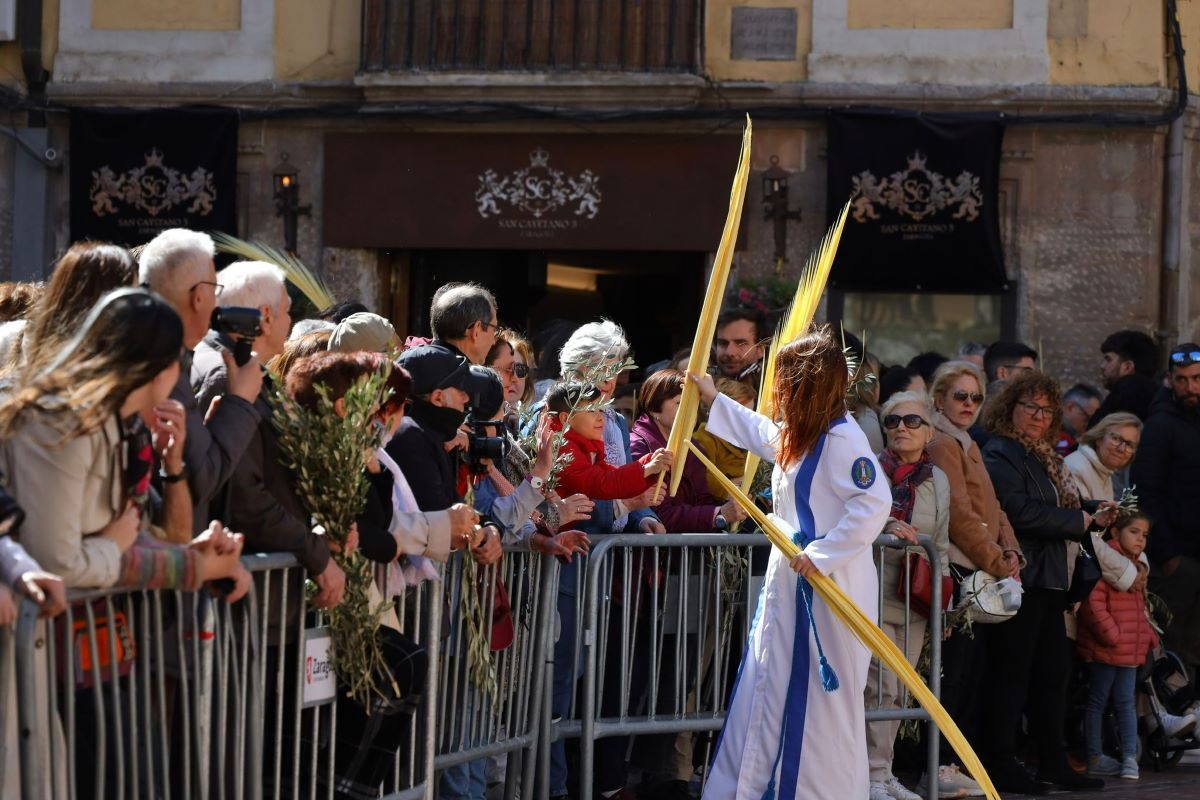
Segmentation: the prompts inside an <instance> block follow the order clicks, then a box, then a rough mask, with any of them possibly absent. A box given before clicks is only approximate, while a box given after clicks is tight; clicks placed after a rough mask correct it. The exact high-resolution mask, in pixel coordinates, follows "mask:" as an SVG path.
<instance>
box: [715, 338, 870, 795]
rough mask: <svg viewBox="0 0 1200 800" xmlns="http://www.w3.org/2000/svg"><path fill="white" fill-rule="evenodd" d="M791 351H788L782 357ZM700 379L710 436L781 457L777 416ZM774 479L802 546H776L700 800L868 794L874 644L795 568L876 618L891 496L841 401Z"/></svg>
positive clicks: (777, 505)
mask: <svg viewBox="0 0 1200 800" xmlns="http://www.w3.org/2000/svg"><path fill="white" fill-rule="evenodd" d="M814 337H816V339H817V340H818V348H820V347H821V346H824V347H825V348H826V349H828V347H829V346H830V343H829V341H828V340H830V339H831V338H832V337H831V336H830V334H829V332H828V329H825V330H824V331H818V332H816V333H810V334H808V335H807V336H806V337H803V338H802V340H800V341H801V342H804V341H807V340H810V339H814ZM821 337H824V339H825V340H826V341H825V343H824V345H822V344H821V343H820V341H819V340H820V339H821ZM810 345H811V342H810ZM790 348H791V346H790V345H789V347H787V348H784V352H783V353H781V354H780V362H779V363H780V365H781V366H782V365H783V362H784V357H785V353H786V352H787V350H788V349H790ZM837 352H838V356H840V355H841V354H840V348H839V349H838V351H837ZM826 357H827V358H831V356H829V355H828V354H827V355H826ZM842 369H845V367H844V359H843V367H842ZM789 373H790V374H795V372H794V371H784V370H782V369H781V372H780V374H781V377H780V378H779V379H777V383H776V386H777V388H776V395H777V396H778V395H779V392H780V382H781V381H785V380H788V377H787V375H788V374H789ZM807 379H808V378H805V377H801V378H800V380H807ZM696 381H697V383H698V384H699V385H700V387H701V394H702V396H704V398H705V400H706V401H707V400H711V402H712V409H711V411H710V414H709V421H708V430H709V431H710V432H711V433H712V434H714V435H715V436H718V437H720V438H722V439H724V440H726V441H728V442H729V443H730V444H733V445H735V446H737V447H741V448H745V449H748V450H751V451H753V452H754V453H756V454H757V455H759V456H760V457H761V458H764V459H768V460H771V461H776V460H777V451H778V449H779V442H780V433H781V431H780V428H779V426H777V425H776V424H775V422H773V421H772V420H771V419H769V418H767V417H765V416H762V415H760V414H757V413H755V412H754V411H751V410H749V409H747V408H745V407H743V406H741V405H739V404H738V403H735V402H733V401H731V400H730V399H729V398H727V397H724V396H715V391H713V392H712V394H711V395H710V394H709V392H708V391H706V389H707V388H708V387H706V386H705V383H706V381H705V379H704V378H703V377H699V378H698V379H696ZM840 385H841V386H842V387H844V386H845V383H844V382H843V383H841V384H840ZM843 391H844V388H843ZM787 422H788V421H787V420H785V421H784V424H785V425H786V424H787ZM771 488H772V496H773V499H774V511H775V514H776V516H777V517H779V518H781V519H782V520H783V521H784V522H786V523H787V524H788V525H789V526H791V528H792V529H793V530H794V531H796V533H795V534H794V536H793V540H794V541H796V543H797V544H799V545H800V546H801V548H802V550H803V553H802V555H801V556H797V558H796V559H795V560H794V561H793V562H792V563H791V564H789V563H788V561H787V560H786V559H785V558H784V556H783V555H782V553H780V551H779V550H772V552H771V558H770V561H769V563H768V565H767V574H766V578H765V581H764V584H763V589H762V594H761V595H760V597H759V601H758V607H757V611H756V612H755V615H754V620H753V622H752V623H751V628H750V635H749V640H748V642H747V645H746V651H745V654H744V655H743V657H742V662H741V666H740V667H739V668H738V676H737V679H736V682H735V685H734V691H733V698H732V700H731V701H730V706H729V710H728V713H727V715H726V719H725V725H724V728H723V729H722V731H721V736H720V738H719V739H718V742H717V752H716V755H715V758H714V762H713V765H712V770H711V772H710V774H709V778H708V782H707V784H706V785H705V788H704V794H703V798H704V800H726V799H727V798H728V799H730V800H732V799H735V798H736V800H774V799H775V798H781V799H785V800H792V799H793V798H795V799H796V800H800V799H801V798H802V799H803V800H823V799H824V800H858V799H859V798H865V797H866V796H867V793H868V784H869V780H868V769H867V745H866V734H865V731H866V724H865V716H864V713H865V712H864V707H863V700H862V698H863V690H864V689H865V687H866V682H867V673H868V669H869V666H870V658H871V657H870V653H869V651H868V650H867V649H866V647H865V646H863V645H862V644H861V643H860V642H859V641H858V639H856V638H855V637H854V635H853V634H852V633H851V632H850V629H849V628H847V627H846V626H844V625H843V624H842V623H841V622H840V621H839V620H838V619H837V618H836V617H835V616H834V614H833V612H832V611H831V610H830V609H829V607H828V606H827V605H826V604H825V603H824V601H823V600H821V599H820V597H819V596H816V595H814V593H813V589H812V586H811V585H810V584H809V583H808V581H807V580H805V579H804V578H803V577H801V575H798V574H797V572H805V573H807V572H808V571H809V570H812V569H815V570H818V571H820V572H821V573H822V574H824V575H826V576H828V577H830V578H832V579H833V580H834V581H835V582H836V583H837V584H838V585H839V586H841V587H842V588H843V589H844V590H845V591H846V593H847V594H848V595H849V597H850V598H851V599H852V600H853V601H854V602H855V603H857V604H858V606H859V607H860V608H861V609H863V611H864V612H865V613H866V614H867V615H868V616H869V617H873V615H874V614H875V613H876V609H877V606H878V591H879V587H878V580H877V578H876V574H875V568H874V564H873V562H872V559H871V544H872V542H874V540H875V538H876V536H877V535H878V534H879V531H880V530H881V528H882V527H883V524H884V522H885V521H886V520H887V518H888V514H889V510H890V508H891V502H892V501H891V494H890V492H889V490H888V486H887V481H886V480H883V479H882V476H881V475H880V469H879V464H878V463H877V462H876V460H875V457H874V455H873V454H872V452H871V446H870V444H869V443H868V442H867V439H866V436H864V435H863V432H862V429H861V428H859V426H858V425H857V424H855V422H854V420H853V418H852V417H851V416H850V415H849V413H848V412H846V411H844V410H843V411H842V413H841V414H840V415H836V416H834V418H833V419H832V420H831V421H830V424H829V426H828V428H827V430H826V431H825V432H824V433H823V434H821V435H820V437H819V438H818V439H817V441H816V443H815V445H813V446H812V447H811V448H809V450H808V452H807V453H805V454H804V455H803V457H802V458H800V459H798V460H795V461H794V463H792V464H790V465H789V466H788V467H787V468H781V467H780V466H779V464H776V466H775V469H774V473H773V475H772V487H771ZM794 570H795V571H794Z"/></svg>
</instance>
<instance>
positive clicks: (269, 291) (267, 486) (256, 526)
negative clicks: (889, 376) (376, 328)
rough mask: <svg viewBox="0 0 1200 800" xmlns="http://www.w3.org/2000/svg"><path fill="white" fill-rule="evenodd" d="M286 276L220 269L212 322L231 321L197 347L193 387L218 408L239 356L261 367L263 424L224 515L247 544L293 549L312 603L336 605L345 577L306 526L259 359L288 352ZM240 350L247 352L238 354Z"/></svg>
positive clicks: (248, 264) (258, 265)
mask: <svg viewBox="0 0 1200 800" xmlns="http://www.w3.org/2000/svg"><path fill="white" fill-rule="evenodd" d="M285 280H286V279H285V276H284V274H283V271H282V270H281V269H279V268H278V267H276V266H274V265H272V264H266V263H263V262H258V261H242V262H238V263H236V264H231V265H230V266H228V267H226V268H225V269H224V270H222V271H221V273H220V274H219V275H218V276H217V286H218V287H219V289H220V293H219V294H220V296H219V298H218V299H219V301H220V307H219V314H218V315H217V316H216V317H215V319H216V320H217V321H218V322H220V320H222V319H225V320H228V321H230V322H232V323H233V324H232V327H227V328H226V330H225V331H224V332H219V331H209V333H208V334H206V335H205V337H204V341H202V342H201V343H200V344H199V345H198V346H197V348H196V357H195V360H194V361H193V364H192V387H193V390H194V391H195V396H196V399H197V401H198V402H199V404H200V407H201V408H204V407H211V406H213V405H216V406H217V411H218V412H219V411H220V408H221V407H223V406H224V405H225V402H226V400H227V398H228V396H229V394H231V393H232V392H233V387H234V380H235V373H237V372H238V370H239V367H238V365H237V361H238V360H240V357H242V356H245V352H246V351H247V350H249V351H250V352H251V353H253V354H254V355H252V356H250V359H249V361H247V362H246V366H251V365H253V366H254V368H255V369H256V370H258V371H259V390H258V392H257V393H256V395H255V398H254V410H255V412H256V416H257V419H258V422H257V424H256V425H255V427H254V429H253V431H251V432H250V433H249V434H248V438H249V442H248V443H247V444H246V446H245V451H244V454H243V455H242V457H241V458H240V459H239V460H238V461H237V463H236V464H235V465H234V467H233V472H232V475H231V476H230V480H229V483H228V486H227V491H226V493H225V498H227V505H226V507H225V509H224V518H225V520H226V522H227V523H228V524H229V526H230V527H231V528H233V529H234V530H238V531H241V532H242V533H243V534H244V535H245V537H246V547H247V549H249V550H251V551H254V552H285V553H293V554H295V556H296V558H297V559H299V561H300V563H301V565H303V567H304V568H305V570H306V571H307V572H308V574H309V576H311V577H312V579H313V581H314V582H315V583H316V584H317V593H316V594H315V595H314V596H313V597H312V604H313V605H314V606H316V607H317V608H333V607H334V606H336V605H337V604H338V603H340V602H341V599H342V593H343V592H344V590H345V584H346V576H345V574H344V573H343V572H342V569H341V567H339V566H338V565H337V563H336V562H334V560H333V559H332V558H330V553H329V543H328V542H327V541H326V539H325V537H324V536H321V535H319V534H317V533H315V532H314V531H313V529H312V527H311V526H310V525H309V514H308V512H307V511H305V509H304V504H303V503H301V502H300V499H299V498H298V497H297V496H296V492H295V489H294V487H293V483H292V474H291V472H290V471H289V470H288V468H287V467H285V466H284V465H283V462H282V458H281V452H280V446H279V437H278V433H277V432H276V430H275V425H274V423H272V421H271V417H272V412H271V405H270V402H269V400H268V398H269V396H270V391H271V387H272V383H271V381H270V378H268V377H265V376H263V375H262V371H261V368H260V367H258V360H259V359H263V360H270V359H271V358H273V357H274V356H276V355H278V354H279V353H281V352H283V348H284V344H285V343H286V342H287V336H288V331H289V330H290V329H291V325H292V320H291V315H290V309H291V299H290V298H289V297H288V294H287V287H286V284H285ZM256 314H257V319H255V315H256ZM255 323H257V324H255ZM239 350H240V351H242V352H241V353H240V354H239V357H235V355H234V354H235V353H236V352H237V351H239ZM218 398H220V400H218ZM189 433H190V432H189Z"/></svg>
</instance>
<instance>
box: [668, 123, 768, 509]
mask: <svg viewBox="0 0 1200 800" xmlns="http://www.w3.org/2000/svg"><path fill="white" fill-rule="evenodd" d="M753 132H754V128H753V126H752V125H751V123H750V116H749V115H747V116H746V127H745V129H744V130H743V131H742V148H741V155H740V156H739V158H738V165H737V170H736V171H735V172H734V175H733V186H732V188H731V189H730V190H729V213H728V214H727V215H726V217H725V228H724V229H723V230H722V232H721V243H720V244H719V245H718V246H717V255H716V258H715V259H714V260H713V268H712V275H711V276H709V279H708V291H707V292H706V293H705V295H704V308H703V309H702V310H701V311H700V321H699V322H698V323H697V325H696V338H695V339H694V340H693V341H692V355H691V357H690V358H689V359H688V365H687V371H688V373H690V374H694V375H699V374H701V373H703V372H704V371H706V370H707V369H708V355H709V352H710V351H711V346H712V340H713V335H714V334H716V332H717V315H718V314H720V313H721V301H722V299H723V298H724V297H725V284H726V283H727V282H728V281H729V270H730V268H731V267H732V266H733V248H734V245H735V244H736V243H737V235H738V227H739V226H740V225H741V222H742V207H743V205H744V203H745V201H746V182H747V181H748V180H749V177H750V141H751V138H752V134H753ZM699 405H700V394H699V392H698V390H697V389H696V384H694V383H692V382H691V381H687V382H686V383H684V386H683V396H682V397H680V399H679V410H678V411H676V412H675V422H674V424H672V425H671V435H670V437H668V439H667V449H668V450H670V451H671V452H672V453H674V454H675V467H674V468H673V469H672V470H671V496H672V497H674V496H675V492H677V491H679V482H680V481H681V480H682V479H683V462H684V459H686V458H687V443H688V441H689V440H691V438H692V433H693V432H694V431H695V429H696V417H697V414H698V411H699ZM664 474H665V473H659V478H658V486H660V487H661V486H662V482H663V475H664Z"/></svg>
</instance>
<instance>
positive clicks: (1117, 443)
mask: <svg viewBox="0 0 1200 800" xmlns="http://www.w3.org/2000/svg"><path fill="white" fill-rule="evenodd" d="M1106 436H1107V438H1108V441H1110V442H1112V446H1113V447H1115V448H1117V449H1118V450H1128V451H1129V452H1131V453H1135V452H1137V448H1138V443H1137V442H1131V441H1129V440H1128V439H1126V438H1124V437H1122V436H1121V435H1120V434H1119V433H1117V432H1116V431H1109V432H1108V433H1107V434H1106Z"/></svg>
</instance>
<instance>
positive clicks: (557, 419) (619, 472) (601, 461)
mask: <svg viewBox="0 0 1200 800" xmlns="http://www.w3.org/2000/svg"><path fill="white" fill-rule="evenodd" d="M599 400H600V392H599V390H597V389H596V388H595V387H592V386H586V385H583V384H577V383H556V384H554V385H553V386H551V387H550V390H549V391H548V392H547V393H546V410H547V412H548V413H550V414H552V416H553V419H552V420H551V426H552V427H554V428H555V430H563V428H564V426H565V428H566V433H565V434H564V435H565V438H566V441H565V442H564V443H563V446H562V448H561V449H560V451H559V457H560V458H561V457H562V456H563V454H569V456H570V460H569V461H568V463H567V464H566V465H565V466H564V467H563V468H562V471H561V472H560V474H559V476H558V484H557V485H556V486H555V490H556V491H557V492H558V493H559V494H560V495H562V496H563V497H569V496H570V495H573V494H585V495H587V496H588V497H589V498H590V499H592V500H626V499H628V498H631V497H637V496H638V495H639V494H641V493H642V492H644V491H646V490H647V489H649V488H650V487H651V486H653V485H654V482H655V481H656V480H657V478H656V476H657V475H658V474H659V473H660V472H666V471H668V470H669V469H670V468H671V462H672V460H673V456H672V453H671V452H670V451H669V450H666V449H665V448H659V449H658V450H655V451H654V452H653V453H647V454H646V455H644V456H642V457H641V458H640V459H638V460H636V461H631V462H629V463H628V464H626V465H625V466H623V467H614V466H613V465H611V464H609V463H608V461H607V460H606V459H605V457H604V412H602V411H600V410H598V409H597V410H587V409H589V408H590V406H591V404H593V403H597V402H599ZM664 491H665V489H664Z"/></svg>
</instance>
